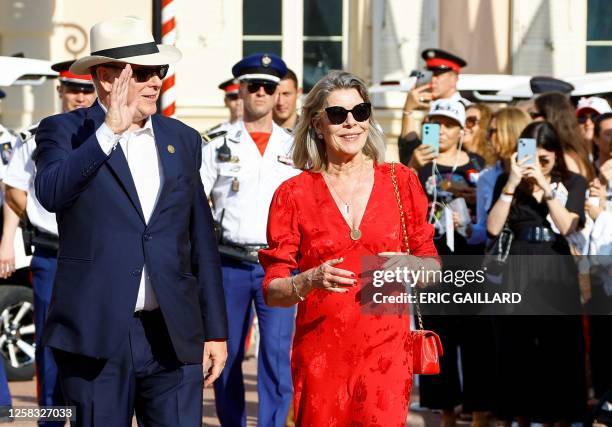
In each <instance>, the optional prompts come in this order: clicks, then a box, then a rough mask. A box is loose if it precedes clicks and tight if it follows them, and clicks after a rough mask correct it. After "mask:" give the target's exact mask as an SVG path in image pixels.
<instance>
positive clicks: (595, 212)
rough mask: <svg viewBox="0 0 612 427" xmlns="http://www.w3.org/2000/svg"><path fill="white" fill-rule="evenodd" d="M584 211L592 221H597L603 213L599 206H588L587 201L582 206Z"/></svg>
mask: <svg viewBox="0 0 612 427" xmlns="http://www.w3.org/2000/svg"><path fill="white" fill-rule="evenodd" d="M584 211H585V212H586V213H587V215H589V216H590V217H591V219H592V220H593V221H597V218H598V217H599V215H600V214H601V213H602V212H603V209H602V208H600V207H599V206H595V205H592V204H590V203H589V202H588V201H587V202H586V203H585V204H584Z"/></svg>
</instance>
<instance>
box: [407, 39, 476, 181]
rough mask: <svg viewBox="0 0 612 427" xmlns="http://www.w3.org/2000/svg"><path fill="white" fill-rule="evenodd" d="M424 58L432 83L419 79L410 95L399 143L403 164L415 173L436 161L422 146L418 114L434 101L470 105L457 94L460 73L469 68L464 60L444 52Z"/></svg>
mask: <svg viewBox="0 0 612 427" xmlns="http://www.w3.org/2000/svg"><path fill="white" fill-rule="evenodd" d="M421 57H422V58H423V60H424V61H425V67H426V69H427V71H428V72H430V73H431V80H429V79H427V78H425V79H419V80H418V81H417V87H415V88H414V89H413V90H411V91H410V92H408V95H407V96H406V103H405V104H404V109H403V111H402V115H403V117H402V131H401V133H400V136H399V139H398V147H399V155H400V161H401V162H402V163H403V164H405V165H408V166H410V167H412V168H413V169H415V170H418V169H420V168H421V167H423V165H424V164H426V163H427V162H430V161H431V160H432V159H433V155H432V152H431V151H430V150H429V149H428V147H426V146H421V145H420V144H421V141H420V137H419V130H420V129H419V126H420V120H419V119H418V117H416V114H415V113H416V111H418V110H427V109H429V106H430V103H431V101H435V100H437V99H447V100H452V101H459V102H461V103H462V104H463V106H464V107H467V106H468V105H470V101H468V100H467V99H465V98H462V97H461V94H460V93H459V92H458V91H457V81H458V80H459V72H460V71H461V68H463V67H465V66H466V65H467V62H465V60H463V59H462V58H460V57H458V56H457V55H454V54H452V53H450V52H447V51H444V50H442V49H425V50H424V51H423V52H422V53H421Z"/></svg>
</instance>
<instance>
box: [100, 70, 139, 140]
mask: <svg viewBox="0 0 612 427" xmlns="http://www.w3.org/2000/svg"><path fill="white" fill-rule="evenodd" d="M131 78H132V67H131V66H130V64H126V66H125V68H124V69H123V70H121V74H119V76H118V77H117V78H115V80H114V81H113V85H112V87H111V92H110V101H109V105H108V112H107V113H106V119H105V120H104V122H105V123H106V125H107V126H108V127H109V128H110V130H112V131H113V133H115V134H117V135H118V134H122V133H123V132H125V131H126V130H128V129H129V127H130V126H131V125H132V123H133V122H134V116H135V115H136V105H137V100H136V99H135V100H134V101H132V102H131V103H128V91H129V88H130V80H131Z"/></svg>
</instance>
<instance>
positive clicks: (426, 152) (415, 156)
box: [410, 144, 438, 170]
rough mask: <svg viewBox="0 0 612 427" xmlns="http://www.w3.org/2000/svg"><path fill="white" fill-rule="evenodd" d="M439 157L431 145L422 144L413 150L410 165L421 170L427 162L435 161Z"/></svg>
mask: <svg viewBox="0 0 612 427" xmlns="http://www.w3.org/2000/svg"><path fill="white" fill-rule="evenodd" d="M436 157H438V155H437V154H436V152H435V151H434V149H433V148H432V146H431V145H426V144H421V145H419V146H418V147H417V148H415V149H414V151H413V152H412V157H411V158H410V167H411V168H414V169H416V170H420V169H421V168H422V167H423V166H425V165H426V164H427V163H431V162H433V160H434V159H435V158H436Z"/></svg>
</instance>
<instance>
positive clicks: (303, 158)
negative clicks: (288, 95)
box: [293, 70, 385, 172]
mask: <svg viewBox="0 0 612 427" xmlns="http://www.w3.org/2000/svg"><path fill="white" fill-rule="evenodd" d="M339 89H355V90H356V91H357V92H359V95H360V96H361V98H362V99H363V101H364V102H370V96H369V95H368V90H367V87H366V85H365V83H364V82H363V81H362V80H361V79H360V78H359V77H357V76H355V75H353V74H351V73H348V72H346V71H338V70H333V71H330V72H329V73H327V74H326V75H325V76H324V77H323V78H321V80H319V81H318V82H317V83H316V84H315V85H314V87H313V88H312V89H311V90H310V92H309V93H308V96H306V99H305V100H304V104H303V106H302V112H301V114H300V118H299V120H298V123H297V126H296V128H295V143H294V146H293V163H294V165H295V167H296V168H299V169H312V170H313V171H315V172H318V171H321V170H325V169H326V168H327V161H328V160H327V151H326V147H325V141H324V140H323V138H319V137H318V136H317V132H316V130H315V128H314V121H315V120H316V119H317V118H318V117H319V115H320V114H321V113H322V112H323V111H324V109H325V108H326V107H328V105H327V98H328V97H329V95H330V94H331V93H332V92H333V91H335V90H339ZM369 124H370V125H369V127H368V136H367V139H366V143H365V145H364V147H363V154H365V155H366V156H367V157H369V158H371V159H372V160H374V161H375V162H382V161H384V152H385V140H384V136H383V133H382V131H381V130H380V129H379V127H378V125H377V124H376V122H375V121H374V118H373V114H372V115H370V119H369Z"/></svg>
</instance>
